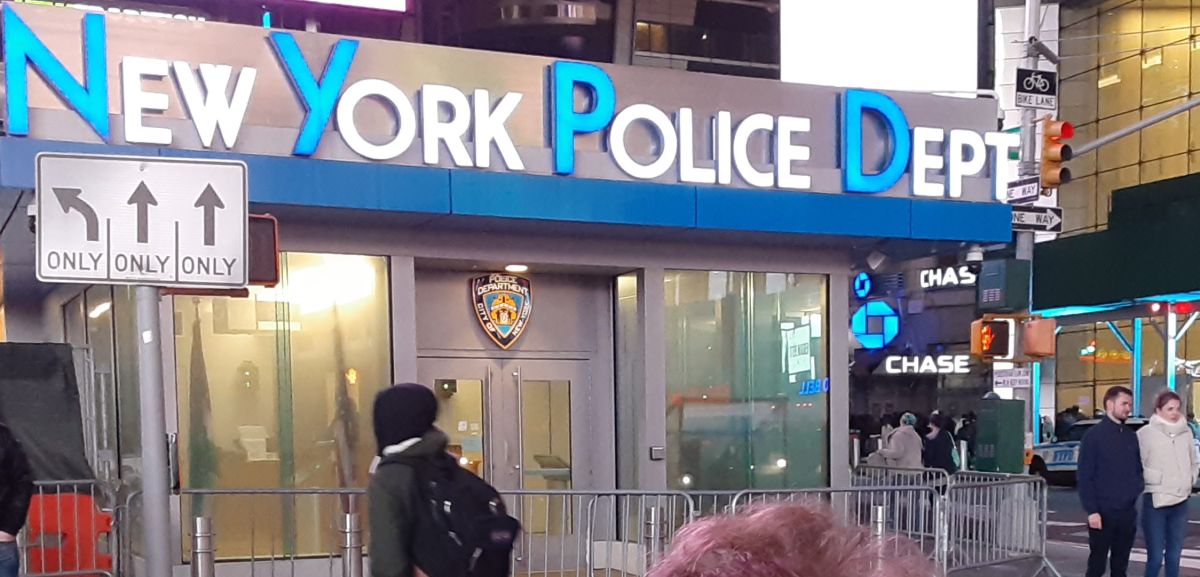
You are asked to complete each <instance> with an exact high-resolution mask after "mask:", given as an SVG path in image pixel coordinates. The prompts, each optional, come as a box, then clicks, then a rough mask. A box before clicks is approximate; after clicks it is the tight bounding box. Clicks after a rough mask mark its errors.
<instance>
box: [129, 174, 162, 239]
mask: <svg viewBox="0 0 1200 577" xmlns="http://www.w3.org/2000/svg"><path fill="white" fill-rule="evenodd" d="M126 204H136V205H137V211H138V213H137V241H138V244H147V243H149V242H150V206H151V205H153V206H158V200H157V199H155V198H154V195H153V194H150V188H149V187H147V186H146V182H145V181H142V182H139V183H138V185H137V188H136V189H135V190H134V191H133V195H132V196H130V197H129V202H127V203H126Z"/></svg>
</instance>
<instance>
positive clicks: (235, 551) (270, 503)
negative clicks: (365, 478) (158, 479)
mask: <svg viewBox="0 0 1200 577" xmlns="http://www.w3.org/2000/svg"><path fill="white" fill-rule="evenodd" d="M180 511H181V514H182V517H183V518H184V519H187V520H188V522H187V525H188V526H189V527H190V528H191V531H190V532H189V533H190V535H189V539H188V540H187V541H186V542H185V543H184V558H185V559H189V560H190V564H191V565H192V567H191V574H192V575H193V577H209V576H214V575H218V574H220V573H226V572H229V571H232V572H235V573H238V574H242V573H248V574H251V575H253V574H256V573H258V572H259V571H261V572H262V573H263V574H267V575H270V574H292V575H295V574H306V575H317V574H324V575H329V576H330V577H362V576H363V575H364V574H365V573H366V571H365V567H364V555H363V546H364V543H366V541H367V539H366V537H365V536H364V533H365V531H364V528H363V525H364V519H365V518H366V512H367V510H366V499H365V491H363V490H362V489H184V490H183V491H181V493H180ZM218 562H220V567H221V571H218V570H217V566H218Z"/></svg>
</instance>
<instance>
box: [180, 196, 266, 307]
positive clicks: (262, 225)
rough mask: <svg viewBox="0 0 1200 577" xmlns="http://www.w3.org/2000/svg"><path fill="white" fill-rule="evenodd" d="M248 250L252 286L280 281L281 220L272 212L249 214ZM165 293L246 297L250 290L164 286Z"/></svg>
mask: <svg viewBox="0 0 1200 577" xmlns="http://www.w3.org/2000/svg"><path fill="white" fill-rule="evenodd" d="M246 231H247V236H246V244H247V246H246V252H247V254H248V255H249V259H248V260H247V265H248V270H247V276H248V277H249V281H250V284H251V285H252V286H262V287H273V286H275V285H277V284H279V221H278V220H277V219H276V218H275V217H274V216H271V215H269V214H252V215H249V226H248V227H247V229H246ZM163 294H169V295H201V296H228V297H235V298H236V297H247V296H250V291H249V290H247V289H191V288H164V289H163Z"/></svg>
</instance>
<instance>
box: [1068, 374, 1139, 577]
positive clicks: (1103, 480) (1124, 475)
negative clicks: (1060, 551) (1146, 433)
mask: <svg viewBox="0 0 1200 577" xmlns="http://www.w3.org/2000/svg"><path fill="white" fill-rule="evenodd" d="M1104 410H1105V415H1104V417H1102V418H1101V419H1100V423H1098V424H1097V425H1095V426H1094V427H1092V428H1091V429H1090V430H1089V431H1088V432H1087V434H1086V435H1084V437H1083V442H1082V444H1081V446H1080V448H1079V471H1078V473H1077V477H1078V480H1079V499H1080V500H1081V501H1082V502H1083V509H1084V511H1087V514H1088V546H1089V547H1090V548H1091V555H1090V556H1089V557H1088V569H1087V577H1101V576H1102V575H1104V569H1105V565H1106V564H1108V565H1109V569H1110V570H1111V575H1112V577H1125V574H1126V571H1127V570H1128V569H1129V552H1130V551H1131V550H1132V549H1133V541H1134V538H1135V537H1136V536H1137V509H1136V506H1137V501H1138V497H1140V496H1141V494H1142V490H1143V488H1144V485H1143V481H1142V455H1141V450H1140V448H1139V447H1138V437H1137V433H1136V432H1134V430H1133V429H1131V428H1129V427H1126V426H1125V420H1126V419H1128V418H1129V414H1130V413H1131V412H1132V411H1133V392H1132V391H1130V390H1129V389H1127V388H1125V387H1113V388H1111V389H1109V390H1108V392H1107V393H1105V394H1104ZM1110 553H1111V555H1112V558H1111V560H1110V559H1109V554H1110Z"/></svg>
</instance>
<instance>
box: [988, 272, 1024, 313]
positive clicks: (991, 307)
mask: <svg viewBox="0 0 1200 577" xmlns="http://www.w3.org/2000/svg"><path fill="white" fill-rule="evenodd" d="M1029 271H1030V264H1029V261H1025V260H1016V259H1005V260H989V261H984V263H983V267H982V270H981V271H980V273H979V280H978V286H977V290H978V291H979V293H978V298H979V310H980V312H985V313H1011V312H1016V311H1022V310H1026V309H1028V308H1029Z"/></svg>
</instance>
